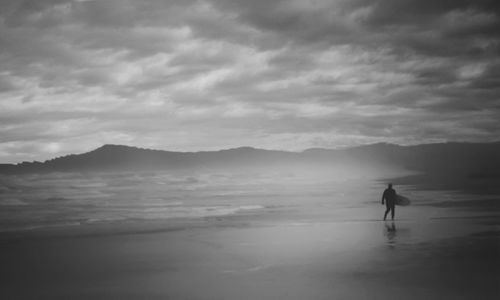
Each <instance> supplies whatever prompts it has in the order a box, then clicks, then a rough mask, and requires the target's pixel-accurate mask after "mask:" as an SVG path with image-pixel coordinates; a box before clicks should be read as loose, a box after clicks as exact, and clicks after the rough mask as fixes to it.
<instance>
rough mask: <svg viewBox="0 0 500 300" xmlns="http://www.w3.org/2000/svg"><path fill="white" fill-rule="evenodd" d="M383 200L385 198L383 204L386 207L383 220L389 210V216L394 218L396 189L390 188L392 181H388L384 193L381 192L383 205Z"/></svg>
mask: <svg viewBox="0 0 500 300" xmlns="http://www.w3.org/2000/svg"><path fill="white" fill-rule="evenodd" d="M384 200H385V205H386V207H387V209H386V211H385V214H384V221H385V219H386V218H387V214H388V213H389V211H391V217H392V220H394V210H395V206H396V191H395V190H394V189H393V188H392V183H389V185H388V186H387V188H386V189H385V191H384V194H382V205H384Z"/></svg>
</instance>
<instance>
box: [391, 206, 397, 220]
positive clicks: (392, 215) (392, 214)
mask: <svg viewBox="0 0 500 300" xmlns="http://www.w3.org/2000/svg"><path fill="white" fill-rule="evenodd" d="M395 210H396V205H395V204H394V203H392V204H391V218H392V219H393V220H394V212H395Z"/></svg>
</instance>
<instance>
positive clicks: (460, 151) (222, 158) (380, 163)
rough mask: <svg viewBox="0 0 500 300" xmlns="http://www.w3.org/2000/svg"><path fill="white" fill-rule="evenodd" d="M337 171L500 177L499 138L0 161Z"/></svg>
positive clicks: (22, 169) (61, 167) (56, 167)
mask: <svg viewBox="0 0 500 300" xmlns="http://www.w3.org/2000/svg"><path fill="white" fill-rule="evenodd" d="M265 169H273V170H306V169H309V170H311V171H315V170H337V171H342V172H349V171H350V172H368V171H370V172H383V171H386V170H389V169H390V170H396V169H397V170H407V171H414V172H420V173H426V174H434V175H441V176H444V175H446V176H452V175H453V176H457V175H460V176H466V177H475V178H497V177H500V142H496V143H443V144H424V145H415V146H399V145H393V144H385V143H381V144H372V145H366V146H359V147H353V148H348V149H337V150H334V149H308V150H305V151H303V152H289V151H274V150H263V149H256V148H251V147H241V148H234V149H227V150H220V151H203V152H172V151H163V150H151V149H142V148H136V147H129V146H123V145H104V146H102V147H100V148H97V149H95V150H93V151H90V152H87V153H82V154H72V155H67V156H63V157H58V158H54V159H51V160H47V161H45V162H23V163H19V164H2V165H0V174H19V173H46V172H80V171H85V172H108V171H111V172H114V171H149V170H172V171H200V170H202V171H210V170H239V171H245V170H247V171H251V170H265Z"/></svg>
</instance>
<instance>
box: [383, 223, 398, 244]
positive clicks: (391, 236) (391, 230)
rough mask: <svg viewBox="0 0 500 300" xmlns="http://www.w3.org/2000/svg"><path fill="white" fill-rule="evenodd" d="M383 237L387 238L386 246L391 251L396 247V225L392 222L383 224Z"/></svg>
mask: <svg viewBox="0 0 500 300" xmlns="http://www.w3.org/2000/svg"><path fill="white" fill-rule="evenodd" d="M384 235H385V236H386V237H387V244H388V245H389V247H390V248H391V249H393V248H394V247H395V246H396V223H395V222H394V221H392V222H390V223H389V222H385V230H384Z"/></svg>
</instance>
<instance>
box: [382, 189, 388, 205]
mask: <svg viewBox="0 0 500 300" xmlns="http://www.w3.org/2000/svg"><path fill="white" fill-rule="evenodd" d="M386 193H387V191H384V193H383V194H382V205H384V199H385V194H386Z"/></svg>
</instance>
